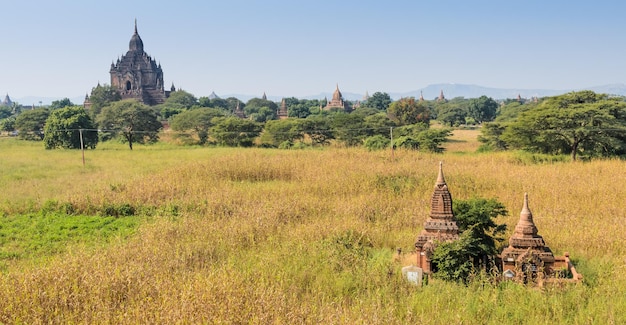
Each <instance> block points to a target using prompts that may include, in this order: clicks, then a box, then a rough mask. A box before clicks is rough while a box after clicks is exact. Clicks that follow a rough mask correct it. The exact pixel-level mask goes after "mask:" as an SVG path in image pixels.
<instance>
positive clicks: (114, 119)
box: [97, 99, 162, 150]
mask: <svg viewBox="0 0 626 325" xmlns="http://www.w3.org/2000/svg"><path fill="white" fill-rule="evenodd" d="M97 121H98V125H99V126H100V128H101V129H103V130H104V131H105V132H107V133H109V134H111V135H113V136H115V135H118V134H119V135H121V136H122V139H123V140H124V141H125V142H128V147H129V148H130V150H133V143H142V144H143V143H154V142H157V141H158V140H159V130H161V128H162V125H161V122H159V120H158V118H157V115H156V113H155V112H154V111H153V110H152V109H151V108H149V107H148V106H146V105H144V104H141V103H139V102H137V101H136V100H134V99H127V100H122V101H119V102H115V103H113V104H111V105H110V106H106V107H104V108H103V109H102V112H101V113H100V115H98V119H97Z"/></svg>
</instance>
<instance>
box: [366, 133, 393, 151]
mask: <svg viewBox="0 0 626 325" xmlns="http://www.w3.org/2000/svg"><path fill="white" fill-rule="evenodd" d="M364 145H365V148H367V149H368V150H370V151H373V150H383V149H385V148H387V147H388V146H389V139H387V138H386V137H384V136H382V135H380V134H378V135H374V136H371V137H368V138H367V139H365V143H364Z"/></svg>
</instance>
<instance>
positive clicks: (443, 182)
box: [435, 161, 446, 185]
mask: <svg viewBox="0 0 626 325" xmlns="http://www.w3.org/2000/svg"><path fill="white" fill-rule="evenodd" d="M435 185H446V180H445V178H444V177H443V161H440V162H439V175H437V183H436V184H435Z"/></svg>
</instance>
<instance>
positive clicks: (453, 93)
mask: <svg viewBox="0 0 626 325" xmlns="http://www.w3.org/2000/svg"><path fill="white" fill-rule="evenodd" d="M578 90H592V91H594V92H597V93H605V94H610V95H619V96H626V85H625V84H621V83H620V84H609V85H602V86H594V87H588V88H580V89H560V90H555V89H506V88H491V87H483V86H478V85H468V84H455V83H445V84H433V85H428V86H426V87H424V88H421V89H416V90H413V91H409V92H405V93H398V92H387V93H388V94H389V96H391V98H392V99H394V100H397V99H400V98H402V97H415V98H419V97H420V94H422V95H423V96H424V98H425V99H427V100H432V99H435V98H437V97H438V96H439V93H440V92H441V91H443V94H444V96H445V97H446V98H448V99H451V98H455V97H464V98H478V97H480V96H483V95H485V96H487V97H491V98H493V99H496V100H498V99H507V98H517V96H518V95H519V96H521V97H522V98H531V97H545V96H556V95H560V94H564V93H568V92H570V91H578ZM376 91H377V90H370V91H369V95H370V96H371V95H372V94H373V93H374V92H376ZM380 91H384V90H380ZM341 93H342V95H343V97H344V99H346V100H350V101H355V100H362V99H363V96H364V95H365V93H362V94H357V93H350V92H343V91H342V92H341ZM194 95H196V96H198V97H200V96H205V95H202V94H194ZM217 95H218V96H220V97H221V98H228V97H236V98H239V99H240V100H242V101H247V100H249V99H251V98H254V97H259V96H254V95H244V94H224V95H222V94H217ZM206 96H208V95H206ZM284 97H292V96H289V95H285V96H284ZM325 97H326V98H329V99H330V98H332V97H333V93H332V92H323V93H319V94H316V95H310V96H304V97H299V98H303V99H323V98H325ZM267 98H268V99H270V100H273V101H276V102H279V101H280V100H281V99H282V98H283V97H281V96H272V95H268V96H267ZM59 99H62V97H59V98H55V97H37V96H29V97H22V98H15V99H13V98H12V100H13V101H15V102H18V103H20V104H22V105H24V106H30V105H34V106H39V105H50V103H52V101H55V100H59ZM84 99H85V97H84V96H77V97H73V98H70V100H71V101H72V103H75V104H82V103H83V100H84Z"/></svg>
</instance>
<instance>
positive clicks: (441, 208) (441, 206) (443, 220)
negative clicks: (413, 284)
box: [415, 162, 459, 273]
mask: <svg viewBox="0 0 626 325" xmlns="http://www.w3.org/2000/svg"><path fill="white" fill-rule="evenodd" d="M458 238H459V227H458V226H457V224H456V220H455V219H454V213H453V212H452V195H451V194H450V191H448V185H447V184H446V180H445V178H444V177H443V163H441V162H440V163H439V175H438V176H437V182H436V183H435V190H434V192H433V195H432V197H431V200H430V217H429V218H428V219H427V220H426V222H425V223H424V230H422V232H421V233H420V234H419V236H417V240H416V241H415V248H416V250H417V266H418V267H420V268H422V269H423V270H424V272H425V273H430V272H431V271H433V270H432V268H431V262H430V258H431V256H432V253H433V250H434V249H435V246H436V245H437V242H442V241H453V240H457V239H458Z"/></svg>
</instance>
